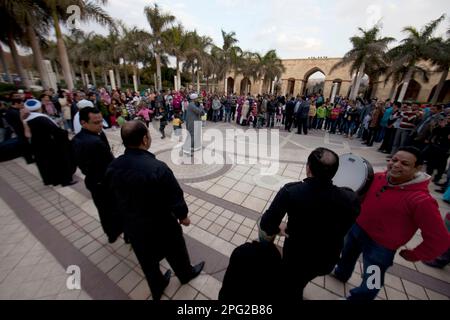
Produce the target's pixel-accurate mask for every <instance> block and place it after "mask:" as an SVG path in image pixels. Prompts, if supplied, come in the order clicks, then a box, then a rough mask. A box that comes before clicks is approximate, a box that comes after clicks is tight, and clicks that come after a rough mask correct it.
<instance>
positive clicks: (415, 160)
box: [333, 147, 450, 300]
mask: <svg viewBox="0 0 450 320" xmlns="http://www.w3.org/2000/svg"><path fill="white" fill-rule="evenodd" d="M422 164H423V159H422V155H421V152H420V150H419V149H417V148H414V147H403V148H400V149H399V150H398V151H397V152H396V153H395V154H394V156H393V157H392V159H391V160H390V161H389V164H388V168H387V172H383V173H377V174H375V177H374V180H373V183H372V185H371V186H370V188H369V190H368V192H367V193H366V195H365V196H364V200H363V202H362V206H361V214H360V216H359V217H358V219H357V220H356V223H355V224H354V225H353V227H352V228H351V230H350V231H349V233H348V234H347V236H346V238H345V245H344V249H343V251H342V257H341V259H340V261H339V262H338V264H337V267H336V269H335V270H334V274H333V276H334V277H336V278H337V279H338V280H340V281H342V282H347V281H348V279H349V278H350V277H351V275H352V273H353V269H354V267H355V264H356V261H357V260H358V258H359V256H360V254H361V253H362V255H363V268H364V270H363V279H362V283H361V285H360V286H359V287H357V288H354V289H352V290H350V296H349V297H348V298H347V299H348V300H373V299H375V297H376V296H377V294H378V292H379V291H380V289H381V286H382V285H383V282H384V274H385V273H386V270H387V269H388V268H389V267H390V266H391V265H392V264H393V261H394V256H395V253H396V251H397V249H399V248H400V247H402V246H403V245H405V244H406V243H407V242H408V241H409V240H410V239H411V238H412V237H413V236H414V234H415V233H416V231H417V229H420V230H421V233H422V238H423V242H422V243H421V244H420V245H419V246H417V247H416V248H415V249H413V250H401V251H400V256H402V257H403V258H404V259H406V260H408V261H412V262H416V261H419V260H433V259H435V258H436V257H438V256H439V255H441V254H442V253H444V252H445V251H446V250H447V249H448V248H449V247H450V236H449V234H448V232H447V229H446V228H445V226H444V223H443V221H442V218H441V215H440V213H439V207H438V204H437V202H436V200H435V199H434V198H433V197H432V196H431V195H430V193H429V191H428V184H429V183H430V176H429V175H427V174H425V173H424V172H421V166H422Z"/></svg>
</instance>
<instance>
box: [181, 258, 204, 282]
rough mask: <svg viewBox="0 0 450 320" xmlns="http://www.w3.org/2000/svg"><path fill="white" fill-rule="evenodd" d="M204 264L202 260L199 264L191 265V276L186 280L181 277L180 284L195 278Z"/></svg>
mask: <svg viewBox="0 0 450 320" xmlns="http://www.w3.org/2000/svg"><path fill="white" fill-rule="evenodd" d="M204 266H205V261H202V262H200V263H199V264H197V265H195V266H193V267H192V273H191V276H190V277H189V278H188V279H186V280H184V279H183V281H181V280H180V282H181V283H182V284H186V283H188V282H189V281H191V280H192V279H194V278H196V277H197V276H198V275H199V274H200V272H202V270H203V267H204Z"/></svg>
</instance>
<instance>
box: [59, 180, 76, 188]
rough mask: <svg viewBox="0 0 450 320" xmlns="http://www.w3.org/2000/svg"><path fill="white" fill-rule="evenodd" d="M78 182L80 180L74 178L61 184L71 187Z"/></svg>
mask: <svg viewBox="0 0 450 320" xmlns="http://www.w3.org/2000/svg"><path fill="white" fill-rule="evenodd" d="M76 183H78V181H75V180H72V181H70V182H66V183H62V184H61V185H62V186H63V187H69V186H73V185H74V184H76Z"/></svg>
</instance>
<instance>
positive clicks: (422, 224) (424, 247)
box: [411, 197, 450, 261]
mask: <svg viewBox="0 0 450 320" xmlns="http://www.w3.org/2000/svg"><path fill="white" fill-rule="evenodd" d="M413 214H414V215H413V219H414V221H415V222H416V224H417V226H418V227H419V229H420V230H421V232H422V238H423V241H422V243H421V244H420V245H418V246H417V247H416V248H415V249H413V250H411V257H412V259H414V260H416V261H419V260H423V261H429V260H433V259H435V258H437V257H439V256H440V255H441V254H443V253H444V252H445V251H446V250H447V249H448V248H449V247H450V235H449V233H448V231H447V228H446V227H445V224H444V221H443V220H442V217H441V214H440V212H439V207H438V204H437V202H436V200H435V199H433V198H431V197H427V199H423V200H422V201H420V202H418V203H416V205H415V210H414V213H413Z"/></svg>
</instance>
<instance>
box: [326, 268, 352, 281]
mask: <svg viewBox="0 0 450 320" xmlns="http://www.w3.org/2000/svg"><path fill="white" fill-rule="evenodd" d="M330 276H331V277H333V278H335V279H336V280H338V281H339V282H342V283H346V282H347V281H348V280H345V279H342V278H341V277H339V276H338V275H337V274H336V272H335V271H334V270H333V272H332V273H330Z"/></svg>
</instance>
